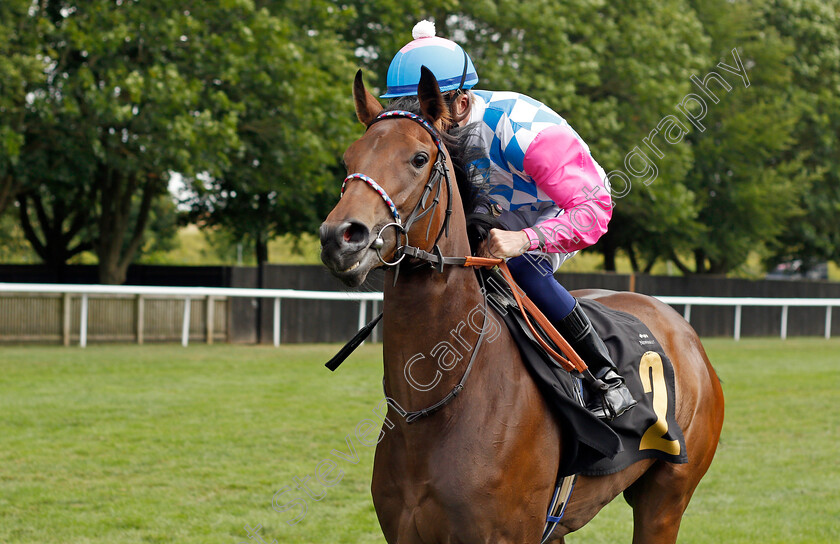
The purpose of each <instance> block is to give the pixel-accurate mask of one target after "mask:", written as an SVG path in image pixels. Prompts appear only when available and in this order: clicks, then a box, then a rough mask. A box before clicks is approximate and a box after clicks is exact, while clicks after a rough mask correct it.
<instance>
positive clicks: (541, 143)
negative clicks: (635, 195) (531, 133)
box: [523, 125, 612, 253]
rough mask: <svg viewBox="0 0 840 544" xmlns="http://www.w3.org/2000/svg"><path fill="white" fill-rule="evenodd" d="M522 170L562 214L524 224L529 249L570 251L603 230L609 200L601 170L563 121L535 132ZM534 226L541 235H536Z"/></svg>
mask: <svg viewBox="0 0 840 544" xmlns="http://www.w3.org/2000/svg"><path fill="white" fill-rule="evenodd" d="M523 167H524V170H525V173H526V174H528V175H529V176H531V178H532V179H533V180H534V182H535V183H536V184H537V187H539V188H540V189H542V191H543V192H544V193H545V194H546V195H548V196H549V197H551V199H552V200H553V201H554V203H555V204H557V205H558V206H559V207H560V208H562V209H563V210H565V212H566V213H564V214H562V215H560V216H559V217H553V218H551V219H547V220H545V221H543V222H542V223H540V224H538V225H535V226H533V227H531V228H526V229H524V232H525V233H526V234H527V235H528V239H529V240H530V241H531V246H530V247H529V248H528V249H529V250H534V249H537V248H539V247H541V240H540V239H541V238H543V239H544V244H543V245H542V248H543V249H544V251H547V252H548V253H570V252H572V251H577V250H579V249H583V248H585V247H588V246H591V245H592V244H594V243H595V242H597V241H598V238H600V237H601V236H602V235H603V234H604V233H605V232H607V223H609V221H610V218H611V217H612V199H611V198H610V195H609V193H608V192H607V191H606V189H605V188H604V183H603V181H602V180H601V172H602V170H601V169H600V168H599V167H598V165H597V164H596V163H595V160H594V159H593V158H592V155H590V154H589V151H588V150H587V149H586V147H585V145H584V144H583V142H581V141H580V139H579V138H578V136H577V134H575V132H574V131H573V130H572V128H571V127H569V126H568V125H556V126H552V127H549V128H546V129H544V130H542V131H540V133H539V134H537V136H536V138H534V140H533V141H532V142H531V145H529V146H528V149H527V150H526V152H525V159H524V161H523ZM536 230H539V232H540V233H541V234H542V236H539V235H538V233H537V232H535V231H536Z"/></svg>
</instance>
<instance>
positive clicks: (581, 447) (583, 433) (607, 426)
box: [483, 271, 688, 476]
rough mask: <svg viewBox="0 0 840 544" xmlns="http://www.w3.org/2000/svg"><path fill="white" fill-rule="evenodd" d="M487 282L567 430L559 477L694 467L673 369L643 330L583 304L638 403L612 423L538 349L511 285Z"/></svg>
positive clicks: (630, 319)
mask: <svg viewBox="0 0 840 544" xmlns="http://www.w3.org/2000/svg"><path fill="white" fill-rule="evenodd" d="M483 274H484V285H485V288H486V289H487V291H488V300H489V302H490V305H491V306H492V307H493V308H494V309H495V310H496V311H497V313H498V314H500V316H501V317H502V319H503V320H504V322H505V324H506V325H507V327H508V329H509V330H510V333H511V335H512V336H513V338H514V340H515V341H516V343H517V345H518V346H519V350H520V352H521V354H522V358H523V360H524V362H525V365H526V367H527V368H528V370H529V372H530V373H531V376H532V377H533V379H534V381H535V382H536V384H537V387H538V388H539V389H540V391H541V392H542V394H543V396H544V398H545V399H546V401H547V402H548V405H549V407H550V408H551V409H552V411H553V412H554V414H555V415H556V416H557V418H558V421H559V423H560V425H561V427H562V429H563V439H564V441H563V459H561V460H560V470H559V475H560V476H567V475H570V474H586V475H604V474H611V473H614V472H618V471H619V470H622V469H624V468H626V467H628V466H629V465H631V464H633V463H635V462H637V461H640V460H642V459H650V458H655V459H662V460H664V461H668V462H672V463H685V462H687V460H688V458H687V456H686V449H685V438H684V437H683V434H682V430H681V429H680V427H679V425H678V424H677V422H676V419H675V416H674V414H675V395H674V390H675V389H674V369H673V366H672V365H671V361H670V360H669V359H668V357H667V356H666V355H665V351H664V350H663V349H662V346H661V345H660V344H659V342H658V341H657V340H656V338H654V336H653V334H652V333H651V332H650V330H649V329H648V328H647V326H645V324H644V323H642V322H641V321H640V320H639V319H638V318H636V317H635V316H632V315H630V314H627V313H625V312H620V311H617V310H613V309H611V308H608V307H606V306H604V305H603V304H601V303H599V302H596V301H594V300H588V299H579V300H580V304H581V305H582V306H583V308H584V310H585V311H586V313H587V315H588V316H589V318H590V320H591V321H592V324H593V326H594V327H595V330H596V331H597V332H598V334H600V335H601V338H603V340H604V342H605V343H606V345H607V349H608V350H609V352H610V355H611V356H612V358H613V361H615V362H616V365H617V366H618V370H619V373H620V374H621V375H622V376H623V377H624V379H625V381H626V383H627V387H628V389H629V390H630V393H631V394H632V395H633V398H634V399H636V401H637V402H638V404H637V405H636V406H635V407H634V408H633V409H632V410H630V411H628V412H626V413H624V414H623V415H621V416H619V417H618V418H616V419H615V420H613V421H611V422H609V423H606V422H604V421H602V420H600V419H598V418H597V417H595V416H594V415H592V413H591V412H589V411H588V410H586V409H585V408H583V407H582V406H581V405H580V402H579V401H578V400H577V399H578V397H579V395H581V393H582V394H583V395H584V398H585V397H586V396H587V395H588V394H589V392H588V388H587V386H586V384H585V383H583V382H582V380H581V379H580V377H579V376H577V375H572V374H570V373H569V372H567V371H565V370H563V369H562V368H561V367H559V366H558V364H557V363H555V362H554V361H553V360H552V359H551V357H550V356H549V355H548V354H547V353H546V352H545V350H543V348H542V347H541V346H540V345H539V344H538V343H537V342H536V340H535V339H534V338H533V336H532V333H531V332H530V330H529V329H528V327H527V325H526V324H525V321H524V318H523V317H522V314H521V312H520V311H519V309H518V307H517V306H516V303H515V301H514V299H513V297H512V296H511V294H510V290H509V287H508V286H507V284H505V283H504V280H502V279H501V278H500V277H499V276H497V275H495V274H493V273H489V272H486V271H485V272H483ZM532 323H533V320H532ZM558 351H559V350H558Z"/></svg>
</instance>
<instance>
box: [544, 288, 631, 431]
mask: <svg viewBox="0 0 840 544" xmlns="http://www.w3.org/2000/svg"><path fill="white" fill-rule="evenodd" d="M559 329H560V333H561V334H563V336H565V337H566V339H567V340H568V341H569V344H571V345H572V347H573V348H574V349H575V351H577V352H578V355H580V357H581V359H583V361H584V362H585V363H586V365H587V366H588V367H589V369H590V370H591V372H592V374H593V375H594V376H595V378H596V380H597V381H595V382H594V383H590V389H591V390H592V392H593V393H594V395H593V399H594V401H593V402H590V403H589V405H588V406H587V408H588V409H589V411H591V412H592V413H593V414H595V415H596V416H598V417H599V418H601V419H609V420H612V419H615V418H617V417H618V416H620V415H621V414H623V413H624V412H626V411H627V410H629V409H630V408H632V407H634V406H636V401H635V400H634V399H633V396H632V395H631V394H630V390H629V389H627V385H625V383H624V378H622V377H621V376H620V375H619V374H618V371H617V370H618V369H617V368H616V366H615V363H614V362H613V360H612V358H611V357H610V353H609V352H608V351H607V346H605V345H604V341H603V340H601V337H600V336H598V333H597V332H595V328H594V327H593V326H592V322H591V321H589V317H587V315H586V313H584V311H583V308H582V307H581V306H580V303H579V302H577V301H576V302H575V307H574V309H573V310H572V313H570V314H569V315H568V316H566V317H564V318H563V320H562V321H561V322H560V323H559Z"/></svg>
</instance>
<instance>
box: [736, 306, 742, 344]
mask: <svg viewBox="0 0 840 544" xmlns="http://www.w3.org/2000/svg"><path fill="white" fill-rule="evenodd" d="M740 339H741V305H740V304H736V305H735V341H736V342H737V341H738V340H740Z"/></svg>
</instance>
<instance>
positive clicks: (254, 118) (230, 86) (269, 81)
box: [186, 4, 357, 264]
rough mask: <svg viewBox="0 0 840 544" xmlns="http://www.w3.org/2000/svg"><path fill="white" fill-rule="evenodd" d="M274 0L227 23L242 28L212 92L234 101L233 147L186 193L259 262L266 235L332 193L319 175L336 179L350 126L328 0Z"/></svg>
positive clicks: (346, 59) (203, 215) (307, 222)
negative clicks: (246, 243)
mask: <svg viewBox="0 0 840 544" xmlns="http://www.w3.org/2000/svg"><path fill="white" fill-rule="evenodd" d="M273 9H274V10H275V11H277V13H278V15H269V13H268V12H266V11H263V12H261V13H260V14H259V16H258V17H253V18H251V19H238V20H235V21H233V22H232V23H231V24H232V25H233V27H234V28H238V29H239V31H240V33H241V35H242V37H241V38H240V40H239V41H240V44H239V46H240V48H241V49H240V50H237V51H236V55H237V57H238V61H237V62H238V65H237V68H236V73H235V75H234V74H231V75H230V76H229V77H222V78H220V79H219V84H218V86H217V88H216V89H215V92H218V93H222V94H223V95H224V96H225V97H226V100H228V101H230V102H231V103H232V104H236V105H237V134H238V137H239V139H240V142H241V147H240V150H239V152H238V153H237V154H235V155H232V156H231V157H230V165H228V167H227V168H225V169H224V170H223V171H222V172H220V173H218V174H217V175H204V176H199V177H198V178H197V181H198V183H197V184H196V186H197V190H196V192H194V193H193V194H192V195H191V197H190V198H189V199H187V201H186V203H187V204H189V205H190V206H191V209H192V217H193V218H194V220H196V221H198V222H199V223H200V224H202V225H204V226H208V227H222V228H224V229H227V230H229V231H230V232H231V233H232V235H233V237H234V239H236V240H250V241H251V242H252V243H253V244H254V248H255V251H256V257H257V262H258V263H260V264H262V263H264V262H266V261H267V260H268V241H269V240H270V239H272V238H274V237H275V236H277V235H279V234H283V233H288V232H292V233H300V232H312V231H314V230H315V229H316V228H317V225H318V223H319V222H320V220H321V219H322V218H323V217H324V216H325V215H326V213H327V212H328V211H329V209H330V207H332V205H333V204H334V203H335V200H336V199H337V198H338V190H337V186H336V184H335V183H330V184H329V186H328V182H331V181H332V182H334V181H335V180H337V179H340V177H341V175H340V173H339V171H338V168H339V157H340V155H341V153H342V152H343V150H344V148H345V147H346V146H347V145H348V144H349V142H350V140H351V136H352V134H354V133H355V131H356V130H357V129H356V123H355V121H354V117H353V106H352V102H351V100H350V92H349V89H350V82H351V78H352V74H353V65H352V63H351V62H350V57H351V55H350V53H349V51H348V50H347V47H346V45H345V44H343V43H341V42H339V41H338V40H337V39H336V38H335V36H334V35H332V34H331V33H329V32H327V31H325V27H328V26H329V24H330V23H328V21H330V20H331V18H332V13H333V12H334V11H335V9H336V8H334V7H333V6H332V5H329V4H325V5H315V6H310V8H309V9H308V10H306V11H305V12H303V13H301V9H300V8H299V7H298V8H295V7H294V5H291V6H286V5H285V4H282V5H278V6H274V7H273ZM296 9H297V11H295V10H296ZM280 13H282V14H284V15H283V16H281V15H279V14H280ZM296 19H297V20H299V21H298V22H296ZM319 23H322V24H319ZM208 46H209V47H210V48H211V50H212V51H213V52H214V54H213V55H211V57H215V56H216V55H217V54H218V55H222V54H226V53H225V51H227V50H229V49H230V47H231V46H230V44H229V43H228V42H227V41H225V40H221V39H219V40H218V42H217V43H210V44H208Z"/></svg>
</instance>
